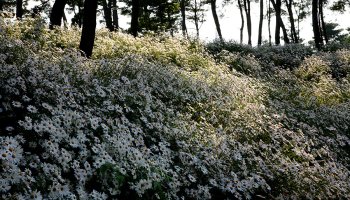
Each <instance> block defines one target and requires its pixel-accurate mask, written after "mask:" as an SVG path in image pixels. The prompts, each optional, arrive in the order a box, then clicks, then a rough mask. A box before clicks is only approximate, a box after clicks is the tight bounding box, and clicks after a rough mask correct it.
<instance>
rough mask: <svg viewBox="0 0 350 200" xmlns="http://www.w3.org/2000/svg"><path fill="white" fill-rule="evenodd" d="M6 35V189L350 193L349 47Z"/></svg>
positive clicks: (2, 115)
mask: <svg viewBox="0 0 350 200" xmlns="http://www.w3.org/2000/svg"><path fill="white" fill-rule="evenodd" d="M0 33H1V34H0V143H1V145H0V177H1V178H0V195H1V196H0V197H1V198H2V199H252V198H253V199H259V198H266V199H272V198H273V199H276V198H281V199H295V198H297V199H319V198H321V199H324V198H333V199H348V198H350V196H349V195H350V181H349V178H350V177H349V176H350V174H349V172H350V159H349V158H350V155H349V154H350V152H349V149H350V140H349V136H350V129H349V126H350V102H349V99H350V85H349V81H350V75H349V73H350V67H349V62H350V51H349V50H347V49H339V50H337V51H331V52H320V53H313V51H312V49H310V48H309V47H304V46H301V45H298V46H285V47H273V48H272V47H262V48H260V49H253V48H249V49H248V48H246V47H243V46H241V47H239V46H236V47H239V48H242V50H238V51H237V48H232V45H233V44H231V43H217V42H214V43H211V44H208V45H206V46H205V45H203V44H200V43H198V42H195V41H187V40H179V39H174V38H170V37H167V36H157V37H154V36H145V37H143V38H136V39H135V38H132V37H131V36H128V35H125V34H121V33H110V32H108V31H106V30H99V31H98V33H97V39H96V46H95V48H94V53H93V55H94V57H93V58H92V59H86V58H84V57H82V56H81V53H80V52H79V51H77V49H76V48H77V46H78V42H79V31H78V30H55V31H49V30H47V29H45V26H44V25H43V23H41V22H40V20H33V21H24V22H21V23H16V24H5V23H4V22H1V25H0ZM244 48H245V49H248V50H244Z"/></svg>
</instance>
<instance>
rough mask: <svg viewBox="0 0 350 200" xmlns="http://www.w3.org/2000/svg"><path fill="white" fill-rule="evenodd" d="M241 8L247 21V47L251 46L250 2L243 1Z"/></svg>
mask: <svg viewBox="0 0 350 200" xmlns="http://www.w3.org/2000/svg"><path fill="white" fill-rule="evenodd" d="M243 7H244V12H245V15H246V19H247V32H248V45H252V20H251V14H250V0H243Z"/></svg>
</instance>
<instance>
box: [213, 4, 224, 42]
mask: <svg viewBox="0 0 350 200" xmlns="http://www.w3.org/2000/svg"><path fill="white" fill-rule="evenodd" d="M210 6H211V12H212V14H213V18H214V22H215V27H216V31H217V32H218V35H219V39H220V40H221V41H223V38H222V34H221V28H220V22H219V17H218V14H217V13H216V0H210Z"/></svg>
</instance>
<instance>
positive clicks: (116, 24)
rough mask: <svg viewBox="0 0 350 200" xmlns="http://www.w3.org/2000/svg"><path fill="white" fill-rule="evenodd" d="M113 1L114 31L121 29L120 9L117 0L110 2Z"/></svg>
mask: <svg viewBox="0 0 350 200" xmlns="http://www.w3.org/2000/svg"><path fill="white" fill-rule="evenodd" d="M110 1H112V7H113V9H112V10H113V13H112V15H113V27H114V30H118V29H119V17H118V7H117V0H110Z"/></svg>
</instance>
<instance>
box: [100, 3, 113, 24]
mask: <svg viewBox="0 0 350 200" xmlns="http://www.w3.org/2000/svg"><path fill="white" fill-rule="evenodd" d="M102 7H103V14H104V18H105V21H106V27H107V28H108V29H109V31H114V27H113V24H112V7H111V0H109V1H108V4H107V0H102Z"/></svg>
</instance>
